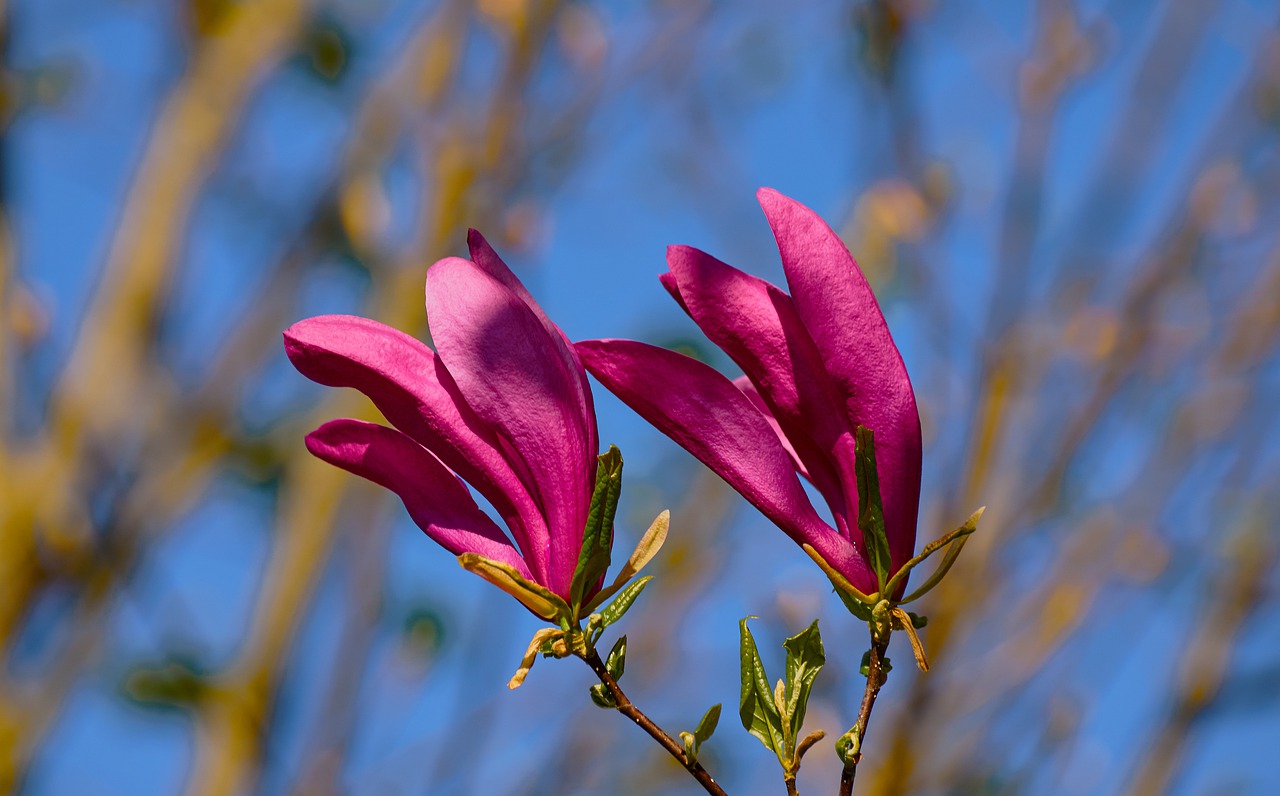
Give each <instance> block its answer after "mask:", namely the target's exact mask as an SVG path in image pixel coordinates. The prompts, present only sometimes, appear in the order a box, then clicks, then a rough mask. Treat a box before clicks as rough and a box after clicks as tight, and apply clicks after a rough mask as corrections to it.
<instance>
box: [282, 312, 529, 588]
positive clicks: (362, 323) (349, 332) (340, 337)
mask: <svg viewBox="0 0 1280 796" xmlns="http://www.w3.org/2000/svg"><path fill="white" fill-rule="evenodd" d="M284 340H285V352H286V353H287V354H288V355H289V360H290V361H291V362H292V363H293V365H294V367H296V368H297V369H298V370H299V372H301V373H302V375H304V376H306V377H307V378H309V379H311V380H313V381H316V382H319V383H320V384H324V385H327V386H329V387H354V388H356V389H358V390H360V391H361V392H363V393H364V394H365V395H367V396H369V398H370V399H371V400H372V401H373V403H374V405H376V406H377V407H378V409H379V411H381V412H382V414H383V415H385V416H386V418H387V420H389V421H391V423H392V424H393V425H394V426H395V427H396V428H398V429H400V430H401V431H403V432H404V433H405V434H408V435H409V436H410V437H412V438H413V439H415V440H417V441H418V442H419V443H421V444H423V445H425V446H426V447H427V448H429V449H430V450H431V451H433V452H434V453H435V454H436V456H438V457H439V458H440V460H441V461H442V462H444V464H445V465H446V466H448V467H449V468H450V469H452V470H453V471H454V472H456V473H457V474H458V475H460V476H462V478H463V479H464V480H466V481H467V482H468V483H470V484H471V485H472V486H474V487H475V488H476V491H478V492H479V493H480V494H481V495H483V496H484V497H485V498H486V499H487V500H488V501H489V502H490V503H492V504H493V506H494V508H495V509H497V510H498V513H499V514H501V515H502V517H503V519H505V520H506V521H507V524H508V526H509V527H510V528H511V531H512V533H513V534H514V535H515V538H516V541H517V542H518V543H519V544H520V547H521V549H522V550H523V551H524V552H525V555H526V556H527V557H528V558H529V561H530V563H531V565H532V567H533V568H534V570H535V576H536V577H537V578H541V577H543V576H544V571H545V568H546V566H545V554H543V553H539V552H538V551H545V550H546V549H547V546H548V541H547V538H548V534H547V528H546V524H545V520H543V518H542V514H541V512H540V510H539V509H538V507H537V505H536V504H535V503H534V501H533V499H532V498H531V497H530V495H529V493H528V492H527V491H526V489H525V488H524V485H523V484H522V483H521V481H520V479H519V478H517V477H516V474H515V473H514V472H513V471H512V470H511V466H510V465H509V464H508V463H507V461H506V459H505V458H504V457H503V455H502V454H501V453H500V452H499V450H498V447H497V445H498V443H497V441H496V440H495V438H494V436H493V434H492V431H491V430H490V428H489V427H488V426H487V425H485V423H483V422H482V421H481V420H480V419H479V418H477V417H476V415H475V413H474V412H472V411H471V409H470V408H469V407H468V406H467V405H466V402H465V401H463V400H462V396H461V394H460V393H459V391H458V387H457V385H456V384H454V381H453V377H452V376H450V375H449V373H448V372H447V371H446V370H445V368H444V365H443V363H441V362H440V360H439V359H438V358H437V357H436V355H435V352H433V351H432V350H431V349H430V348H428V347H427V346H425V345H423V344H422V342H420V341H419V340H417V339H415V338H414V337H412V336H410V335H407V334H405V333H404V332H401V331H399V330H398V329H393V328H391V327H390V326H387V325H385V324H382V323H378V322H377V321H374V320H370V319H368V318H358V317H355V316H351V315H321V316H319V317H315V318H308V319H306V320H304V321H299V322H298V323H295V324H294V325H293V326H291V327H289V329H288V330H287V331H285V333H284Z"/></svg>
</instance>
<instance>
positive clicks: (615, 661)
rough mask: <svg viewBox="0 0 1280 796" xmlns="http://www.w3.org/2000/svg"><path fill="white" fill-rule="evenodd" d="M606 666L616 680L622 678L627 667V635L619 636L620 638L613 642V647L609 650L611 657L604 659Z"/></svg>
mask: <svg viewBox="0 0 1280 796" xmlns="http://www.w3.org/2000/svg"><path fill="white" fill-rule="evenodd" d="M604 668H605V669H606V670H608V672H609V674H610V675H612V676H613V679H614V680H621V679H622V672H623V671H624V670H625V669H626V668H627V637H626V636H625V635H623V636H619V637H618V640H617V641H615V642H613V649H611V650H609V657H607V658H605V660H604Z"/></svg>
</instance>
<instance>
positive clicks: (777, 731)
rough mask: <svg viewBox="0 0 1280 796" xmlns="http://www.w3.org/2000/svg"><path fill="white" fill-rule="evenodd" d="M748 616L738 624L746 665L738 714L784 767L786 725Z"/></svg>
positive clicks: (741, 656)
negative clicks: (784, 726)
mask: <svg viewBox="0 0 1280 796" xmlns="http://www.w3.org/2000/svg"><path fill="white" fill-rule="evenodd" d="M755 618H756V617H754V616H748V617H746V618H744V619H743V620H742V621H741V622H739V623H738V630H739V639H740V647H739V660H740V661H741V664H742V691H741V695H740V699H739V705H738V715H739V717H740V718H741V719H742V726H743V728H745V729H746V731H747V732H749V733H751V734H752V735H754V736H755V737H756V738H759V739H760V743H762V744H764V746H765V748H766V749H769V750H770V751H772V752H773V753H774V754H775V755H777V756H778V760H779V762H781V763H782V764H783V765H784V766H785V765H786V760H787V758H788V757H789V755H788V754H787V750H786V743H785V741H784V740H783V739H784V733H783V728H782V715H781V714H780V713H779V712H778V707H777V704H776V703H775V701H774V690H773V689H772V688H770V687H769V678H768V676H766V675H765V671H764V664H763V663H761V661H760V652H759V650H757V649H756V640H755V638H754V637H752V635H751V630H750V629H748V628H747V620H748V619H755Z"/></svg>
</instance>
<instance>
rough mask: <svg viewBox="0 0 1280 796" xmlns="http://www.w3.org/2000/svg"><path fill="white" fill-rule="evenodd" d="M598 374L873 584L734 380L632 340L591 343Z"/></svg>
mask: <svg viewBox="0 0 1280 796" xmlns="http://www.w3.org/2000/svg"><path fill="white" fill-rule="evenodd" d="M577 348H578V355H579V356H580V357H582V361H583V364H585V365H586V366H587V370H588V371H590V372H591V374H592V375H593V376H595V377H596V378H597V379H599V380H600V383H601V384H603V385H604V386H605V388H606V389H608V390H609V391H610V392H612V393H613V394H614V395H617V396H618V397H619V398H620V399H622V402H623V403H625V404H627V406H629V407H631V408H632V409H633V410H635V412H636V413H638V414H639V415H640V416H641V417H643V418H644V419H645V420H647V421H649V422H650V423H652V424H653V425H654V426H655V427H657V429H658V430H659V431H661V432H662V433H664V434H666V435H667V436H668V437H670V438H671V439H672V440H674V441H675V442H676V444H678V445H680V446H681V447H682V448H684V449H685V450H687V451H689V452H690V453H691V454H693V455H694V456H695V457H697V458H698V459H699V460H700V461H701V462H702V463H703V464H705V465H707V467H709V468H711V470H712V471H713V472H715V473H716V474H717V475H719V476H720V477H721V478H723V479H724V480H725V481H727V482H728V484H729V485H730V486H732V487H733V488H734V489H736V490H737V491H738V492H739V493H740V494H741V495H742V496H743V497H745V498H746V499H747V500H748V501H750V502H751V504H752V505H753V506H755V507H756V508H758V509H759V510H760V511H761V512H762V513H763V514H764V515H765V516H766V517H768V518H769V519H770V520H772V521H773V522H774V523H776V524H777V526H778V527H779V528H781V529H782V530H783V531H785V532H786V533H787V535H788V536H790V537H791V538H792V539H794V540H795V541H796V542H798V543H807V544H810V545H812V546H813V547H814V549H816V550H817V551H818V552H819V553H820V554H821V555H822V557H823V558H825V559H826V560H827V561H828V562H830V564H831V565H832V566H833V567H835V568H836V569H837V570H838V571H840V572H841V573H842V574H844V575H845V576H846V577H848V578H849V579H850V581H852V582H853V583H854V584H855V585H862V586H865V585H867V584H868V583H870V582H871V575H870V573H869V570H868V568H867V564H866V561H865V560H864V559H863V557H862V556H861V555H859V553H858V550H857V549H856V547H855V546H854V545H853V544H852V543H851V542H850V541H849V540H847V539H845V538H844V537H842V536H840V535H839V534H838V533H836V532H835V530H833V529H832V528H831V527H830V526H829V525H827V524H826V523H825V522H823V521H822V519H821V518H820V517H819V516H818V514H817V512H815V511H814V509H813V506H812V505H811V504H810V503H809V498H808V496H807V495H806V494H805V491H804V487H802V486H801V485H800V480H799V479H798V478H797V477H796V472H795V469H794V468H793V467H792V463H791V460H790V458H789V457H788V456H787V453H786V451H784V450H783V448H782V445H781V444H780V443H779V442H778V437H777V435H776V434H775V433H774V431H773V430H772V429H771V428H770V427H769V424H768V422H767V421H766V420H765V418H764V416H763V415H761V414H760V413H759V412H757V411H756V410H755V408H754V407H752V406H751V402H750V400H749V399H748V398H747V396H746V395H744V394H743V393H742V391H740V390H739V389H738V388H737V387H735V386H734V385H733V382H731V381H729V380H728V379H727V378H725V377H724V376H722V375H720V373H718V372H717V371H716V370H714V369H713V368H711V367H709V366H707V365H704V364H703V363H701V362H699V361H697V360H696V359H692V358H690V357H687V356H684V355H683V354H678V353H676V352H674V351H668V350H666V349H665V348H658V347H656V346H651V345H646V344H645V343H637V342H634V341H631V340H587V341H584V342H580V343H578V344H577Z"/></svg>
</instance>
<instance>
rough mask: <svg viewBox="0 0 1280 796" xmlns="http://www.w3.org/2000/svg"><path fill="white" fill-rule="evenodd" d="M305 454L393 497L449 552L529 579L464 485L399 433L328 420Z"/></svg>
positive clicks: (373, 425)
mask: <svg viewBox="0 0 1280 796" xmlns="http://www.w3.org/2000/svg"><path fill="white" fill-rule="evenodd" d="M307 450H309V451H311V453H312V454H313V455H314V456H315V457H316V458H318V459H321V460H323V461H326V462H328V463H329V464H333V465H336V466H338V467H341V468H342V469H344V470H346V471H347V472H349V473H354V474H355V475H358V476H360V477H361V478H367V479H369V480H370V481H372V482H374V483H375V484H378V485H379V486H383V487H386V488H387V489H390V490H391V491H392V492H395V493H396V494H397V495H399V497H400V499H401V500H402V501H404V507H405V508H406V509H408V510H409V516H410V517H412V518H413V521H414V522H416V523H417V524H418V527H419V528H421V529H422V530H423V531H424V532H425V533H426V534H427V536H430V537H431V538H432V539H434V540H435V541H436V542H438V543H439V544H440V546H441V547H443V548H444V549H446V550H448V551H449V552H450V553H453V554H454V555H462V554H463V553H479V554H480V555H482V556H484V557H485V558H491V559H493V560H494V561H501V562H502V563H504V564H510V565H511V566H513V567H515V568H516V569H517V570H518V571H519V572H520V574H522V575H524V576H525V577H526V578H529V577H531V575H530V573H529V568H528V567H527V566H526V565H525V562H524V560H523V559H521V558H520V555H519V554H518V553H517V552H516V549H515V547H513V546H512V544H511V542H510V541H509V540H508V539H507V538H506V537H505V536H503V535H502V531H500V530H499V529H498V526H497V525H495V524H494V522H493V520H491V519H489V517H488V516H487V515H486V514H485V513H484V512H483V511H481V510H480V508H479V507H478V506H477V505H476V502H475V501H474V500H472V499H471V494H470V493H469V492H468V491H467V487H466V485H464V484H463V483H462V481H460V480H459V479H458V477H457V476H456V475H454V474H453V473H451V472H449V470H448V468H446V467H445V466H444V465H443V464H441V463H440V461H439V460H438V459H436V457H435V456H433V455H431V452H430V451H428V450H427V449H426V448H424V447H422V446H421V445H419V444H418V443H416V442H414V441H413V440H412V439H410V438H409V437H407V436H405V435H404V434H402V433H400V432H399V431H396V430H395V429H393V428H387V427H385V426H380V425H378V424H376V423H366V422H364V421H362V420H333V421H330V422H328V423H325V424H324V425H323V426H321V427H320V428H318V429H316V430H315V431H313V432H311V433H310V434H308V435H307Z"/></svg>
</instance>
